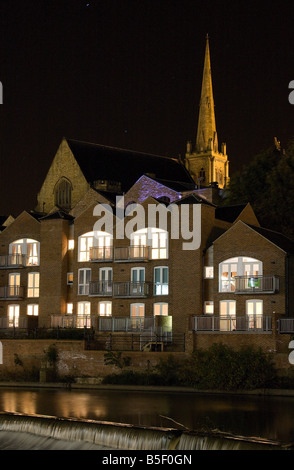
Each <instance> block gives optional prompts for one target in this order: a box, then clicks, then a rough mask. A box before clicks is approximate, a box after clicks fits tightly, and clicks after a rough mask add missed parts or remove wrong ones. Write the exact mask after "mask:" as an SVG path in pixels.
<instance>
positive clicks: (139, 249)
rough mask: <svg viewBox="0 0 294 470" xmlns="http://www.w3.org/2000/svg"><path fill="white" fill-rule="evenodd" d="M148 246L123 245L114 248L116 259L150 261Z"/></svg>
mask: <svg viewBox="0 0 294 470" xmlns="http://www.w3.org/2000/svg"><path fill="white" fill-rule="evenodd" d="M149 251H150V248H149V247H148V246H123V247H117V248H115V250H114V260H115V261H117V262H132V261H148V260H149Z"/></svg>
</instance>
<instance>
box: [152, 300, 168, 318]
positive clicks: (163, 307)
mask: <svg viewBox="0 0 294 470" xmlns="http://www.w3.org/2000/svg"><path fill="white" fill-rule="evenodd" d="M153 313H154V316H155V315H168V304H167V303H165V302H158V303H156V304H154V305H153Z"/></svg>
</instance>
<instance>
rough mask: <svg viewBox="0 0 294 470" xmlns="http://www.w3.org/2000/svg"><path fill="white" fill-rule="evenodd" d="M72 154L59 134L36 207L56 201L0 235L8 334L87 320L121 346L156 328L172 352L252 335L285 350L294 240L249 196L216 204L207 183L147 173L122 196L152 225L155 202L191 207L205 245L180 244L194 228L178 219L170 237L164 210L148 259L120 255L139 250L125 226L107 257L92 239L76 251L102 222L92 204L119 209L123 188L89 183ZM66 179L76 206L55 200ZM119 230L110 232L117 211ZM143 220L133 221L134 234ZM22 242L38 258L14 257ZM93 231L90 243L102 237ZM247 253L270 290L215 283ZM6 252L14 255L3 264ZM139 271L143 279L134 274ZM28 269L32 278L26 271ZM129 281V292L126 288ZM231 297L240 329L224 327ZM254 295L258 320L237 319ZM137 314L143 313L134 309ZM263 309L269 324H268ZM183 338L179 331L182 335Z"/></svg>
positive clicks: (1, 308) (2, 316)
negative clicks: (270, 223)
mask: <svg viewBox="0 0 294 470" xmlns="http://www.w3.org/2000/svg"><path fill="white" fill-rule="evenodd" d="M74 160H75V158H74V156H73V154H72V152H71V150H70V149H69V147H68V146H67V143H66V141H63V142H62V143H61V146H60V148H59V150H58V152H57V155H56V157H55V159H54V161H53V163H52V167H51V168H50V170H49V172H48V175H47V177H46V179H45V182H44V184H43V186H42V189H41V191H40V193H39V205H38V207H37V209H38V210H40V208H41V206H42V208H44V207H45V208H47V209H48V208H51V209H50V210H49V211H46V213H44V212H41V213H40V212H37V211H32V212H30V213H29V212H23V213H22V214H20V216H18V217H17V218H16V219H15V220H14V221H11V223H10V224H9V225H8V226H7V227H5V228H4V229H3V230H2V232H1V233H0V261H1V263H0V264H1V269H0V294H1V298H0V333H1V331H2V332H3V331H4V330H5V328H6V329H7V330H8V331H9V330H10V328H11V327H15V328H16V329H17V328H18V329H20V330H21V329H26V328H29V329H30V328H34V327H36V326H38V327H39V328H45V329H51V328H56V327H59V328H66V327H67V328H68V327H70V328H84V327H86V328H90V327H91V328H92V329H93V331H94V335H95V338H96V346H97V345H100V346H99V347H101V348H102V349H103V348H105V347H107V341H108V340H107V335H108V334H109V332H113V333H114V334H115V335H120V336H122V337H124V338H125V339H124V344H123V345H122V346H121V348H122V349H123V350H126V349H140V348H141V347H143V346H144V344H145V343H146V344H147V343H148V341H149V342H150V341H151V340H152V341H153V339H154V333H157V335H159V336H158V337H164V338H165V339H164V341H166V342H167V343H164V344H165V346H167V344H168V341H169V344H168V347H169V348H170V350H172V349H173V350H174V351H178V352H179V351H186V352H191V351H193V349H195V348H199V347H209V346H210V345H211V344H212V343H214V342H216V341H224V342H226V343H227V344H230V345H232V346H233V347H237V346H240V345H242V344H255V345H259V346H261V347H262V348H263V349H265V350H266V351H275V352H276V353H280V352H282V350H283V352H284V346H283V345H284V344H286V342H287V341H288V339H289V337H288V336H289V335H284V336H282V335H278V333H277V321H278V320H279V318H288V317H293V310H292V309H293V293H292V292H291V290H290V289H289V285H290V282H291V279H292V278H293V259H292V253H293V251H292V244H291V243H288V246H287V249H284V247H283V246H282V245H281V244H279V243H278V242H276V240H274V241H273V239H272V238H271V236H270V234H269V233H266V232H264V233H263V232H262V229H261V228H260V227H259V224H258V221H257V219H256V216H255V214H254V212H253V210H252V208H251V206H250V205H244V206H240V207H239V206H237V207H233V208H230V207H228V208H220V207H217V206H215V205H214V204H212V203H211V202H210V201H209V200H208V199H206V198H205V195H204V194H203V192H202V191H197V190H195V189H194V190H190V189H189V190H187V188H186V187H185V184H180V183H178V184H175V182H172V181H171V182H170V186H171V187H169V186H168V182H165V183H164V184H162V183H160V182H159V181H156V180H155V179H153V178H152V177H151V176H146V175H142V176H141V177H140V178H139V179H138V180H137V182H136V183H135V184H134V185H133V186H131V187H130V189H129V191H127V192H126V193H125V194H124V204H125V206H124V207H128V204H129V203H131V202H138V203H140V204H141V207H142V208H143V209H144V211H145V212H144V214H145V216H146V220H145V226H146V227H147V226H148V222H149V221H148V220H147V215H148V209H149V207H150V204H152V205H153V206H154V207H157V208H158V207H161V208H163V207H168V206H169V204H173V207H176V208H177V209H178V211H179V214H181V213H182V209H183V207H184V205H185V207H188V208H189V227H187V226H186V227H184V228H185V229H186V230H187V229H189V230H190V236H192V234H193V236H195V235H196V232H197V230H198V228H201V243H200V246H199V247H197V249H193V250H184V249H183V243H184V242H187V241H188V242H191V239H190V240H185V237H186V238H187V235H185V233H184V232H182V228H183V227H182V225H181V224H180V225H179V230H180V236H179V238H177V237H176V238H174V237H173V236H172V229H173V226H172V218H171V217H170V216H168V217H167V227H166V228H167V237H168V238H167V251H166V252H165V251H164V250H163V251H158V250H157V249H156V248H154V247H155V246H156V245H154V246H153V248H152V247H149V248H148V256H146V257H145V256H143V257H139V258H136V257H134V256H125V254H126V253H132V251H131V250H132V248H130V247H132V241H131V240H130V239H129V238H128V236H126V235H125V236H124V238H123V239H117V237H116V236H114V238H113V242H112V246H111V257H110V258H105V259H104V258H103V257H101V256H100V255H99V256H98V257H96V258H95V257H94V258H93V259H91V258H90V252H91V248H88V251H87V252H86V256H85V257H84V258H83V259H80V252H81V250H82V249H83V250H85V248H82V245H81V244H82V243H84V242H85V240H84V238H85V234H89V233H91V232H93V230H94V226H95V222H96V221H97V220H98V217H97V216H96V215H94V210H95V208H96V207H97V205H98V207H101V206H99V204H108V205H109V207H111V208H114V209H115V207H114V204H115V196H120V194H116V193H112V194H110V193H109V192H105V191H100V190H97V189H95V188H93V187H89V184H88V182H87V184H86V183H85V181H86V179H85V178H84V176H83V175H82V174H81V170H80V169H79V166H77V164H76V163H74ZM61 177H65V178H66V179H67V180H68V181H70V184H71V187H72V198H71V209H70V210H68V209H67V210H65V209H63V208H61V207H59V208H57V207H55V206H54V199H52V198H53V194H54V188H55V187H56V183H57V182H58V181H59V180H60V178H61ZM176 186H177V189H175V187H176ZM74 191H76V192H75V193H74ZM41 200H42V201H43V202H45V206H43V205H42V204H43V203H41ZM163 203H164V205H163ZM199 208H200V212H199V214H201V215H200V218H199V219H197V220H195V219H193V216H194V211H195V209H196V210H198V209H199ZM195 213H196V212H195ZM135 214H136V213H135ZM135 214H134V215H135ZM131 222H133V218H132V216H126V217H125V218H124V226H125V227H126V226H127V224H130V223H131ZM195 222H196V224H195V225H193V223H195ZM113 228H114V234H115V233H116V219H115V218H114V219H113ZM137 229H138V227H136V226H135V224H134V227H133V229H132V231H133V232H135V231H136V230H137ZM193 229H194V230H195V233H194V232H193ZM102 230H103V231H104V233H105V231H107V230H106V227H104V228H102ZM158 237H159V235H158ZM276 239H277V240H278V239H279V237H278V238H277V237H276ZM20 240H22V241H24V242H25V243H26V248H25V249H26V250H27V252H26V258H25V259H26V260H27V261H28V260H30V259H31V258H30V257H29V251H30V252H32V250H33V249H34V250H35V251H36V254H37V255H36V256H37V257H36V256H35V258H34V259H33V262H32V263H28V262H27V261H26V262H25V263H23V264H22V265H21V266H19V265H18V264H15V258H11V256H12V255H11V253H12V252H11V250H12V245H13V246H14V248H13V249H14V250H16V249H17V250H23V249H24V248H23V246H22V247H21V248H20V247H19V246H18V244H19V243H18V242H19V241H20ZM87 240H88V239H87ZM93 240H94V239H93ZM93 240H90V241H91V243H94V244H95V242H94V241H93ZM142 240H143V239H141V242H140V244H143V248H144V249H145V245H144V244H146V240H145V242H144V243H143V242H142ZM158 240H159V238H158V239H157V242H156V243H158ZM278 241H279V240H278ZM70 242H71V243H73V246H70ZM87 243H88V241H87ZM89 243H90V242H89ZM97 243H98V242H97ZM136 243H138V242H136ZM154 243H155V242H154ZM32 244H34V247H33V248H32V246H31V245H32ZM122 248H124V250H123V251H122ZM100 253H101V252H100ZM118 253H119V255H117V254H118ZM122 253H124V256H122V255H121V254H122ZM144 253H145V251H144ZM146 253H147V249H146ZM159 253H161V254H159ZM162 253H165V254H164V255H163V254H162ZM243 257H244V259H249V258H250V260H257V263H259V266H261V267H262V271H260V274H261V276H260V282H263V281H264V279H269V280H270V281H271V282H275V283H276V284H275V288H274V289H273V288H272V287H271V290H270V291H266V290H265V289H261V290H258V289H257V290H255V291H253V292H252V291H248V290H246V289H247V287H248V285H247V284H248V279H247V280H246V283H247V284H246V289H245V290H244V289H243V291H241V292H237V290H231V291H225V292H223V291H222V289H220V282H221V272H220V269H221V266H222V263H224V262H225V261H226V260H230V259H239V260H240V259H242V258H243ZM12 259H13V260H14V261H11V260H12ZM7 260H10V263H8V264H7V263H6V261H7ZM36 260H37V261H36ZM5 263H6V264H7V265H6V264H5ZM251 263H252V261H251ZM207 267H208V268H212V269H213V276H210V277H207V276H206V275H205V269H206V268H207ZM260 269H261V268H260ZM109 270H111V281H110V284H109V285H110V290H108V291H105V290H102V291H100V290H99V291H97V290H96V291H95V289H96V288H97V286H98V287H99V286H100V285H103V286H105V285H106V284H105V282H104V281H103V282H104V284H103V283H102V284H101V281H102V278H103V276H106V274H107V275H109ZM143 270H144V278H142V279H141V278H140V282H138V280H139V277H138V276H141V275H143V274H142V272H143ZM134 271H135V272H134ZM163 272H164V273H165V276H166V281H165V282H164V281H163V278H162V279H161V280H160V281H158V279H157V281H156V282H159V286H158V284H157V285H155V276H163ZM167 273H168V275H167ZM14 274H19V276H20V277H19V278H18V279H17V282H18V283H19V286H20V287H21V288H22V290H21V293H22V295H11V292H12V291H11V290H9V289H8V290H7V288H9V283H10V284H11V282H16V278H15V277H14V276H13V275H14ZM31 274H34V276H35V275H36V276H35V277H34V276H33V277H32V276H31V277H30V275H31ZM238 274H240V273H238ZM135 275H136V276H137V277H134V276H135ZM235 275H236V273H235V274H234V276H235ZM167 276H168V281H167ZM236 279H237V278H236ZM37 280H38V281H37ZM273 280H274V281H273ZM37 282H38V285H37V284H36V283H37ZM135 282H138V284H137V285H136V284H135ZM235 282H238V281H237V280H236V281H235V280H234V281H233V283H235ZM91 283H92V284H93V285H94V284H95V286H94V287H95V289H94V290H91V289H90V287H91V286H92V284H91ZM31 284H32V285H31ZM234 285H235V284H234ZM122 286H123V287H124V288H125V289H127V290H125V291H121V290H120V289H121V288H122ZM134 286H135V289H134ZM138 286H139V287H138ZM99 289H100V287H99ZM116 289H117V290H116ZM145 289H146V290H145ZM15 292H16V291H13V293H15ZM122 292H123V294H122ZM7 293H8V294H7ZM17 293H18V291H17ZM224 301H225V302H229V301H234V302H235V316H236V320H234V319H233V323H232V322H231V320H230V325H229V326H230V327H231V325H234V328H228V325H227V324H226V323H225V324H222V325H224V326H222V327H220V325H221V319H220V317H221V315H223V313H222V312H221V309H220V307H221V305H222V306H223V304H222V302H224ZM248 301H249V302H251V304H250V308H255V307H256V305H257V304H258V308H260V305H261V303H262V310H260V311H261V313H262V316H263V318H262V320H261V323H259V324H258V325H257V327H256V325H255V326H254V328H252V326H250V327H248V324H247V323H242V328H241V329H240V323H238V322H239V320H240V319H242V318H243V319H245V321H246V322H247V321H248V318H249V317H248V315H249V313H250V312H249V304H248ZM261 301H262V302H261ZM107 302H108V304H107V306H106V303H107ZM207 302H213V309H212V310H209V311H206V305H207V304H206V303H207ZM110 303H111V314H110V315H108V314H109V313H110V312H109V311H108V312H107V315H106V316H105V312H104V311H103V308H105V309H106V308H109V304H110ZM33 309H34V310H33ZM32 312H34V313H35V315H33V314H32ZM134 312H135V313H136V315H138V316H135V317H133V315H134ZM36 313H38V315H36ZM155 314H156V315H155ZM16 315H17V321H16ZM250 318H251V317H250ZM267 318H269V323H266V325H265V323H264V321H265V320H266V321H268V320H267ZM242 321H243V320H242ZM107 322H108V323H107ZM201 322H202V323H201ZM234 322H235V323H234ZM203 325H204V327H203ZM207 325H208V326H207ZM131 333H132V334H134V335H136V336H137V338H139V339H140V341H141V342H140V343H139V342H138V341H137V343H136V347H135V348H133V343H132V339H130V338H131V336H130V334H131ZM162 334H163V336H162ZM160 335H161V336H160ZM178 338H181V339H180V340H179V341H180V342H179V343H177V339H178ZM138 344H139V346H138ZM171 344H172V345H173V346H171ZM165 346H164V348H165ZM150 348H151V349H152V347H151V346H150ZM166 350H167V349H166Z"/></svg>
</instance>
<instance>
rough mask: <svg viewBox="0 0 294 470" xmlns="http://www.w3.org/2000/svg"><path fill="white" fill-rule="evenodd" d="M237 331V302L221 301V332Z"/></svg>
mask: <svg viewBox="0 0 294 470" xmlns="http://www.w3.org/2000/svg"><path fill="white" fill-rule="evenodd" d="M235 329H236V301H235V300H221V301H220V330H221V331H232V330H235Z"/></svg>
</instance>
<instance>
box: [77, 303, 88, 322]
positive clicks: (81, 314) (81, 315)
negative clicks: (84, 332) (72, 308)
mask: <svg viewBox="0 0 294 470" xmlns="http://www.w3.org/2000/svg"><path fill="white" fill-rule="evenodd" d="M90 315H91V304H90V302H78V315H77V328H90V327H91V316H90Z"/></svg>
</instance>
